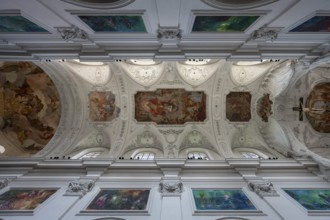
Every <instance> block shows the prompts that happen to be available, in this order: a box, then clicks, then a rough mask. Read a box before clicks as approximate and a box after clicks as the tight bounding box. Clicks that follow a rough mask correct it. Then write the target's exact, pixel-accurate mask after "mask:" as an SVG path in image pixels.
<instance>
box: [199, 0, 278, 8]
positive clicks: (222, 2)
mask: <svg viewBox="0 0 330 220" xmlns="http://www.w3.org/2000/svg"><path fill="white" fill-rule="evenodd" d="M201 1H202V2H204V3H205V4H208V5H210V6H212V7H214V8H221V9H236V10H237V9H250V8H256V7H261V6H264V5H268V4H271V3H274V2H277V1H278V0H235V1H233V0H201Z"/></svg>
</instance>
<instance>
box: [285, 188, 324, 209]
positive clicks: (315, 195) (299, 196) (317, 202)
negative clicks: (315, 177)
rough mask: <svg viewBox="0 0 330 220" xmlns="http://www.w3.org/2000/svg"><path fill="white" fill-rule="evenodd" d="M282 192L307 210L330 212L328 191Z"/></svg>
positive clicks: (298, 190) (297, 190)
mask: <svg viewBox="0 0 330 220" xmlns="http://www.w3.org/2000/svg"><path fill="white" fill-rule="evenodd" d="M284 191H285V192H286V193H287V194H288V195H289V196H291V197H292V198H293V199H294V200H296V201H297V202H298V203H299V204H300V205H302V206H303V207H304V208H306V209H307V210H314V211H316V210H327V211H330V190H329V189H285V190H284Z"/></svg>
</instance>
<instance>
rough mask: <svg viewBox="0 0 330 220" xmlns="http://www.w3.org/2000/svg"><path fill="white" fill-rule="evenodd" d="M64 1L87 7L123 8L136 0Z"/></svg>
mask: <svg viewBox="0 0 330 220" xmlns="http://www.w3.org/2000/svg"><path fill="white" fill-rule="evenodd" d="M62 1H63V2H66V3H69V4H72V5H77V6H81V7H86V8H96V9H104V8H107V9H115V8H122V7H124V6H126V5H129V4H131V3H133V2H134V1H135V0H117V1H109V3H104V2H103V1H100V2H97V1H87V0H62Z"/></svg>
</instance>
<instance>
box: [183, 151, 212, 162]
mask: <svg viewBox="0 0 330 220" xmlns="http://www.w3.org/2000/svg"><path fill="white" fill-rule="evenodd" d="M187 157H188V159H202V160H209V159H210V158H209V156H207V154H205V153H202V152H189V153H188V155H187Z"/></svg>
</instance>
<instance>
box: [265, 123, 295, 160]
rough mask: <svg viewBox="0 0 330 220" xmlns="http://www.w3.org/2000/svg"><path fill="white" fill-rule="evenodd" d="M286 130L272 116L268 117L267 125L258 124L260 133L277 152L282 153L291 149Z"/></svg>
mask: <svg viewBox="0 0 330 220" xmlns="http://www.w3.org/2000/svg"><path fill="white" fill-rule="evenodd" d="M287 132H288V131H287V130H284V129H283V128H282V127H281V125H280V124H279V123H278V122H277V121H276V120H275V119H273V118H270V119H269V122H268V123H267V125H264V126H260V133H261V134H262V136H263V138H264V140H265V142H266V143H267V145H268V146H269V147H271V148H274V149H275V150H276V151H277V152H280V153H282V154H284V153H285V152H289V151H291V150H292V149H291V146H292V145H291V142H290V140H291V141H292V139H290V140H289V137H288V133H287Z"/></svg>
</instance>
